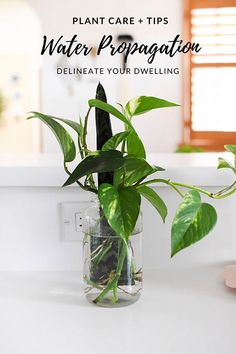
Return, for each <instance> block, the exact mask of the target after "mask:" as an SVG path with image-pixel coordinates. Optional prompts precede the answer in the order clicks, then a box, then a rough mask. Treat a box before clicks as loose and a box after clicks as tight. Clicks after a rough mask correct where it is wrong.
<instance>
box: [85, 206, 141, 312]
mask: <svg viewBox="0 0 236 354" xmlns="http://www.w3.org/2000/svg"><path fill="white" fill-rule="evenodd" d="M92 204H93V205H92V206H91V207H90V208H88V209H86V211H85V224H84V240H83V262H84V273H83V275H84V291H85V294H86V297H87V299H88V301H89V302H91V303H94V304H97V305H99V306H103V307H122V306H127V305H130V304H132V303H134V302H136V301H137V300H138V299H139V297H140V292H141V289H142V244H141V242H142V215H141V213H140V215H139V217H138V220H137V223H136V226H135V228H134V231H133V233H132V235H131V236H130V238H129V240H128V242H124V240H123V239H122V238H121V237H120V236H119V235H117V234H116V233H115V232H114V231H113V230H112V229H111V227H110V226H109V225H108V223H107V220H106V218H105V216H104V215H103V212H102V210H101V208H100V207H99V204H98V203H96V202H94V203H92Z"/></svg>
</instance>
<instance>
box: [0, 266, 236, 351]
mask: <svg viewBox="0 0 236 354" xmlns="http://www.w3.org/2000/svg"><path fill="white" fill-rule="evenodd" d="M222 269H223V265H222V264H221V265H220V264H218V265H213V266H207V267H201V268H200V267H199V268H188V269H178V270H174V269H168V270H167V269H166V270H158V271H147V272H146V273H145V285H144V290H143V294H142V297H141V299H140V300H139V301H138V302H137V303H135V304H133V305H131V306H129V307H125V308H118V309H104V308H99V307H96V306H93V305H91V304H89V303H87V302H86V300H85V298H84V295H83V293H82V285H81V275H80V274H79V273H77V272H29V273H27V272H25V273H21V272H19V273H14V272H12V273H3V272H2V273H0V314H1V316H0V353H2V354H80V353H81V354H93V353H96V354H118V353H119V354H120V353H122V354H143V353H147V354H235V348H236V336H235V321H236V291H233V290H230V289H228V288H226V287H225V286H224V284H223V281H222V278H221V273H222Z"/></svg>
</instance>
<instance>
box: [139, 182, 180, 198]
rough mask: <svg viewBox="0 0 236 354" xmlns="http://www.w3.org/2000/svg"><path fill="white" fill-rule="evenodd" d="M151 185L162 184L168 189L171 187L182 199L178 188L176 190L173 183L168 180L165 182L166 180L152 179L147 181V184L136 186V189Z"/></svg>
mask: <svg viewBox="0 0 236 354" xmlns="http://www.w3.org/2000/svg"><path fill="white" fill-rule="evenodd" d="M152 183H164V184H168V185H169V186H170V187H172V188H173V189H174V190H175V191H176V192H177V193H178V194H179V195H180V196H181V197H182V198H183V197H184V194H183V193H182V192H181V191H180V190H179V188H177V187H176V186H175V183H173V182H171V181H170V180H167V179H152V180H150V181H147V182H144V183H141V184H138V185H137V188H138V187H141V186H146V185H148V184H152Z"/></svg>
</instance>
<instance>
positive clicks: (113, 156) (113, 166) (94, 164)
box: [63, 150, 125, 186]
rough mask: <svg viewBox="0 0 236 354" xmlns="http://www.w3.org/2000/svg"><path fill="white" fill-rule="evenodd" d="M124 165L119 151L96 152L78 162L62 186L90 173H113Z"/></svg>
mask: <svg viewBox="0 0 236 354" xmlns="http://www.w3.org/2000/svg"><path fill="white" fill-rule="evenodd" d="M124 163H125V160H124V158H123V156H122V153H121V152H120V151H117V150H109V151H97V152H96V153H94V154H92V155H89V156H87V157H86V158H85V159H84V160H82V161H81V162H80V164H79V165H78V166H77V167H76V168H75V170H74V171H73V172H72V174H71V175H70V177H69V178H68V179H67V181H66V182H65V183H64V185H63V186H68V185H70V184H72V183H75V182H76V181H77V180H79V179H80V178H81V177H84V176H86V175H89V174H92V173H96V172H110V171H115V170H117V169H119V168H120V167H122V166H123V165H124Z"/></svg>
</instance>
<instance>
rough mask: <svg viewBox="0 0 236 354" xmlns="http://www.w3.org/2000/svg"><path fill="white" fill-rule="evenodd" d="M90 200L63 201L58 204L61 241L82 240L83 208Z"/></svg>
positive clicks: (86, 206) (87, 205)
mask: <svg viewBox="0 0 236 354" xmlns="http://www.w3.org/2000/svg"><path fill="white" fill-rule="evenodd" d="M89 206H90V202H88V201H83V202H63V203H60V204H59V211H60V224H61V241H64V242H78V241H82V240H83V223H84V210H85V209H86V208H88V207H89Z"/></svg>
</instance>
